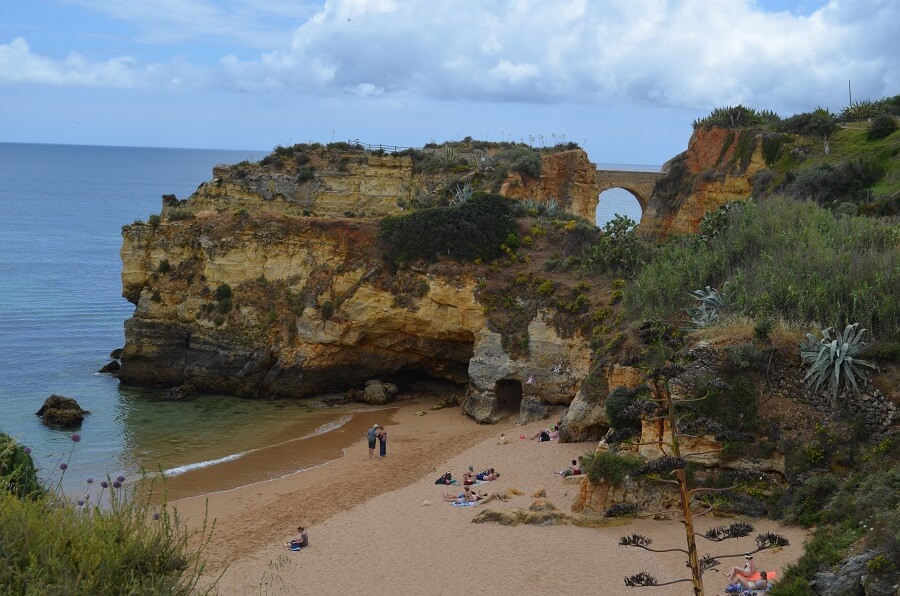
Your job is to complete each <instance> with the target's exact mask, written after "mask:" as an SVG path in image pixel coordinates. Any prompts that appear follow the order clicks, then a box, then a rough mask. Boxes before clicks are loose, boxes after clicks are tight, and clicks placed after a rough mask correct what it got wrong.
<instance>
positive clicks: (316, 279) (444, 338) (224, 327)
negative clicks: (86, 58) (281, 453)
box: [119, 214, 484, 397]
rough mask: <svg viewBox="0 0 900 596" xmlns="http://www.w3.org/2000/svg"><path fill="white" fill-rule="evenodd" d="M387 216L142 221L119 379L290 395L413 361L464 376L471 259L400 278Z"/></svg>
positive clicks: (127, 248)
mask: <svg viewBox="0 0 900 596" xmlns="http://www.w3.org/2000/svg"><path fill="white" fill-rule="evenodd" d="M377 225H378V224H377V222H374V221H369V222H366V221H358V220H325V219H324V218H317V219H311V218H292V217H285V216H278V215H273V214H265V215H260V216H258V217H256V216H245V217H230V216H229V215H227V214H221V215H212V214H207V215H200V216H197V217H195V218H192V219H187V220H180V221H166V220H164V221H163V222H161V223H159V224H158V225H156V226H150V225H135V226H130V227H129V228H128V229H126V231H125V232H124V242H123V247H122V253H121V254H122V261H123V272H122V281H123V295H124V296H125V297H126V298H128V299H129V300H131V301H132V302H134V303H135V304H136V309H135V314H134V316H133V317H132V318H131V319H129V320H128V321H127V322H126V326H125V331H126V345H125V347H124V349H123V351H122V354H121V358H122V368H121V370H120V372H119V378H120V379H121V380H122V381H124V382H126V383H134V384H141V385H158V386H174V385H180V384H182V383H186V382H188V383H191V384H192V385H193V386H195V387H196V388H197V389H198V390H201V391H215V392H223V393H229V394H236V395H245V396H268V395H279V396H292V397H299V396H306V395H311V394H314V393H319V392H325V391H329V390H331V389H334V390H344V389H346V388H347V387H348V386H352V385H361V384H362V383H363V382H364V381H366V380H368V379H371V378H373V377H378V376H384V375H389V374H391V373H394V372H396V371H398V370H401V369H414V370H421V371H423V372H426V373H427V374H429V375H431V376H434V377H436V378H445V379H449V380H452V381H455V382H458V383H464V382H465V381H466V371H467V367H468V362H469V359H470V358H471V356H472V350H473V346H474V343H475V336H476V334H477V333H478V332H480V330H481V329H482V327H483V326H484V315H483V312H482V309H481V306H480V305H479V304H478V303H477V302H476V300H475V298H474V281H473V280H472V279H471V278H470V277H469V276H468V274H467V273H466V272H465V271H464V270H463V268H462V267H459V268H456V269H454V268H452V267H449V268H446V270H443V271H441V273H440V274H433V273H431V272H429V271H423V272H412V271H407V272H404V273H403V274H402V275H403V276H406V277H405V278H402V279H400V277H401V276H400V275H398V276H390V275H388V274H387V273H385V272H384V271H382V269H383V267H384V263H383V262H382V260H381V258H380V255H379V253H378V251H377V250H372V248H373V247H374V246H376V245H377V230H378V228H377ZM163 261H165V263H166V264H165V265H163V264H162V263H163ZM407 278H408V279H407ZM401 281H402V282H403V283H401ZM413 286H415V287H417V288H419V290H418V291H417V292H415V293H410V292H408V291H407V290H406V289H405V288H408V287H413ZM226 288H227V289H226Z"/></svg>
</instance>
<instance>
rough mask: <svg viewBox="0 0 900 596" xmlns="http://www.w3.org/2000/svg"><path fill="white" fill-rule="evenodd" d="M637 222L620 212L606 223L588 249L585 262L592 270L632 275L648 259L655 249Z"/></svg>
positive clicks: (584, 257) (584, 256)
mask: <svg viewBox="0 0 900 596" xmlns="http://www.w3.org/2000/svg"><path fill="white" fill-rule="evenodd" d="M636 230H637V223H636V222H635V221H634V220H632V219H630V218H629V217H626V216H624V215H619V214H618V213H617V214H616V215H615V217H614V218H613V219H612V220H610V221H608V222H606V225H604V226H603V234H601V235H600V238H599V239H598V241H597V242H596V243H595V244H593V245H592V246H590V247H588V248H586V249H585V250H584V255H583V259H582V262H583V263H584V266H585V268H587V269H588V270H590V271H604V272H611V273H615V274H618V275H624V276H626V277H631V276H632V275H634V274H635V273H636V272H637V271H638V270H639V269H640V267H641V265H643V263H644V262H645V261H646V260H647V257H648V256H649V255H650V253H651V251H652V248H651V246H650V245H649V244H647V243H646V242H645V241H643V240H641V239H640V238H639V237H638V235H637V232H636Z"/></svg>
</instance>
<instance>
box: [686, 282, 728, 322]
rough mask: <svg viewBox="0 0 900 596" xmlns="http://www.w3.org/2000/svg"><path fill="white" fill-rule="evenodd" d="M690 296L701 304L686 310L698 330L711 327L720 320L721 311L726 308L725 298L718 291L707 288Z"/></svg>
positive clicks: (694, 291)
mask: <svg viewBox="0 0 900 596" xmlns="http://www.w3.org/2000/svg"><path fill="white" fill-rule="evenodd" d="M688 295H690V297H691V298H693V299H694V300H697V301H698V302H699V303H700V305H699V306H696V307H694V308H686V309H685V311H687V314H688V315H689V316H690V317H691V324H692V325H693V326H694V327H695V328H696V329H703V328H706V327H709V326H710V325H712V324H714V323H716V322H717V321H718V320H719V311H721V310H723V309H724V308H725V296H723V295H722V294H720V293H719V291H718V290H716V289H715V288H711V287H709V286H706V289H703V290H692V291H690V292H688Z"/></svg>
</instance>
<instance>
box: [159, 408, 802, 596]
mask: <svg viewBox="0 0 900 596" xmlns="http://www.w3.org/2000/svg"><path fill="white" fill-rule="evenodd" d="M431 403H433V402H430V401H422V400H416V401H412V402H402V404H401V407H400V408H399V409H397V410H396V411H395V413H394V415H393V417H392V420H390V421H388V420H385V421H383V422H381V421H379V422H381V423H382V424H385V425H386V427H387V431H388V436H389V441H388V451H387V453H388V456H387V457H386V458H384V459H381V458H378V457H377V455H376V458H375V459H369V457H368V449H367V446H366V444H365V441H364V440H362V439H363V437H362V435H360V437H359V438H360V440H359V441H358V442H356V443H354V444H353V445H352V446H351V447H349V448H348V449H347V450H346V453H345V455H344V456H343V457H341V458H339V459H337V460H334V461H332V462H330V463H328V464H325V465H322V466H319V467H317V468H315V469H312V470H307V471H303V472H299V473H296V474H292V475H289V476H286V477H284V478H280V479H278V480H273V481H269V482H262V483H258V484H254V485H251V486H246V487H242V488H238V489H234V490H230V491H227V492H219V493H213V494H210V495H208V496H205V497H204V496H198V497H191V498H187V499H182V500H181V501H178V502H176V503H175V505H176V507H177V508H178V511H179V513H180V514H181V515H182V516H183V517H184V518H186V519H187V521H188V523H189V524H191V525H196V524H199V523H200V522H201V521H202V519H203V517H204V514H205V512H206V508H207V503H208V512H209V517H210V519H212V518H215V520H216V527H215V532H214V535H213V540H212V542H211V543H210V544H209V546H208V547H207V548H206V549H205V550H204V557H205V559H206V561H207V568H208V571H209V576H210V577H212V576H213V575H218V574H219V573H222V577H221V579H220V581H219V583H218V590H219V593H221V594H257V593H262V594H299V593H317V594H348V593H353V592H358V591H361V590H364V591H365V592H366V593H368V594H451V593H457V592H460V591H471V590H477V591H480V592H487V593H490V594H532V593H542V592H547V591H552V592H554V593H557V594H583V593H588V592H591V593H599V594H629V593H631V594H638V593H639V591H635V590H632V589H629V588H626V587H625V585H624V583H623V581H622V578H623V577H625V576H626V575H632V574H634V573H637V572H639V571H648V572H650V573H652V574H654V575H656V576H657V577H658V578H659V579H660V581H664V580H665V579H672V578H678V577H685V576H686V569H685V568H684V562H683V559H682V558H681V557H680V556H679V555H678V554H672V553H669V554H655V553H649V552H646V551H642V550H638V549H633V548H625V547H621V546H619V545H618V539H619V537H621V536H623V535H626V534H631V533H635V532H636V533H640V534H644V535H647V536H650V537H652V538H653V540H654V547H658V548H668V547H680V546H682V545H683V538H684V535H683V532H684V530H683V526H682V525H681V524H679V523H677V522H661V521H652V520H636V521H633V522H631V523H629V524H627V525H623V526H621V527H607V528H583V527H577V526H573V525H560V526H526V525H520V526H514V527H507V526H501V525H499V524H495V523H485V524H473V523H471V520H472V518H473V517H475V515H477V514H478V513H479V511H481V510H483V509H484V508H495V509H506V508H512V507H523V508H527V507H528V505H530V504H531V502H532V499H531V496H530V495H531V494H533V493H534V492H536V491H538V490H539V489H544V490H545V491H546V494H547V497H548V498H549V499H550V501H552V502H553V503H554V504H555V505H556V506H557V507H558V508H559V509H560V510H562V511H564V512H569V511H570V508H571V505H572V501H573V500H574V498H575V497H576V496H577V494H578V488H579V487H578V486H577V485H576V484H571V483H567V482H564V481H563V480H562V479H561V478H560V477H559V476H558V475H557V474H556V473H555V471H556V470H559V469H562V468H564V467H566V465H567V463H568V462H569V461H570V460H572V459H573V458H575V457H577V456H578V455H582V454H584V453H585V452H587V451H590V450H593V449H594V447H595V446H596V443H595V442H590V443H573V444H557V443H556V442H555V441H554V442H550V443H539V442H537V441H532V440H529V438H530V437H531V436H532V435H534V434H535V433H536V432H537V431H538V430H540V429H541V428H542V427H544V426H546V425H547V424H548V423H549V422H552V420H554V418H551V420H550V421H543V422H536V423H532V424H528V425H525V426H522V427H516V426H515V425H514V424H513V423H512V422H510V421H508V420H505V421H503V422H501V423H499V424H497V425H494V426H483V425H478V424H476V423H475V422H474V421H472V420H471V419H469V418H467V417H465V416H463V415H462V414H460V412H459V409H458V408H448V409H444V410H438V411H432V410H429V409H428V408H429V407H430V405H431ZM418 409H424V410H425V411H427V415H425V416H418V417H417V416H415V415H414V413H415V411H416V410H418ZM501 432H505V433H506V435H507V436H508V437H509V439H510V442H509V444H507V445H500V444H498V443H499V441H498V438H499V436H500V433H501ZM520 435H525V437H526V439H524V440H523V439H520V438H519V437H520ZM260 465H265V464H264V462H260ZM469 465H472V466H474V467H475V468H476V470H480V469H484V468H488V467H493V468H495V469H497V470H498V471H499V472H500V473H501V477H500V478H499V479H498V480H496V481H494V482H490V483H487V484H485V485H483V486H481V487H479V488H480V489H486V490H487V491H488V492H490V493H494V492H502V491H506V490H507V489H509V488H516V489H519V490H521V491H522V492H524V493H525V494H524V495H523V496H520V497H516V498H514V499H511V500H510V501H508V502H499V501H493V502H491V503H487V504H484V505H479V506H478V507H455V506H453V505H451V504H449V503H446V502H445V501H444V500H443V499H442V495H443V494H445V493H447V492H448V488H451V487H445V486H439V485H435V484H434V480H435V479H436V478H437V477H438V476H440V475H441V474H442V473H443V472H444V471H448V470H449V471H451V472H453V475H454V477H459V476H462V473H463V472H464V471H465V470H466V468H467V467H468V466H469ZM453 490H456V491H459V490H461V489H459V488H458V487H453ZM730 521H731V520H727V519H703V520H702V521H700V523H699V524H698V526H699V528H698V530H699V531H702V530H703V529H705V528H707V527H710V526H714V525H721V524H727V523H730ZM751 523H753V524H754V525H755V527H756V532H755V533H754V534H753V535H754V536H755V535H756V534H757V533H759V532H765V531H778V532H781V533H782V534H784V535H786V536H787V537H788V538H789V540H790V541H791V545H790V546H789V547H787V548H785V549H783V550H781V551H780V552H777V553H760V554H759V555H757V557H756V558H757V561H758V565H759V567H760V568H761V569H769V570H772V569H777V570H782V569H783V568H784V567H785V566H786V565H787V564H788V563H790V562H792V561H794V560H796V559H797V558H798V557H799V556H800V554H801V553H802V543H803V539H804V536H805V533H804V531H803V530H801V529H798V528H783V527H779V526H778V524H776V523H774V522H770V521H766V520H759V521H751ZM298 525H305V526H306V528H307V532H308V533H309V536H310V546H309V548H308V549H304V550H303V551H301V552H291V551H288V550H286V549H285V548H284V546H283V544H284V542H285V541H286V540H288V539H290V538H291V537H292V535H294V534H295V531H294V530H295V528H296V527H297V526H298ZM702 542H703V541H702V540H701V543H702ZM752 544H753V540H752V537H751V538H744V539H740V540H733V541H728V542H726V543H724V544H710V545H709V547H710V548H707V545H706V544H700V554H701V555H703V554H706V553H729V554H733V553H741V552H744V551H746V550H748V549H749V548H751V546H752ZM742 562H743V559H742V558H733V559H726V560H725V561H724V563H725V564H727V565H729V566H730V565H731V564H741V563H742ZM223 570H224V573H223ZM707 578H708V579H707V585H706V590H707V594H716V593H722V592H721V590H722V588H724V586H725V580H724V578H723V577H722V576H721V575H718V576H716V575H715V574H712V575H710V574H707ZM664 590H665V593H666V594H690V593H692V592H691V589H690V585H689V584H677V585H675V586H671V587H669V588H666V589H664Z"/></svg>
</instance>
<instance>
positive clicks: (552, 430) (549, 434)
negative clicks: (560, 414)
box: [531, 425, 559, 443]
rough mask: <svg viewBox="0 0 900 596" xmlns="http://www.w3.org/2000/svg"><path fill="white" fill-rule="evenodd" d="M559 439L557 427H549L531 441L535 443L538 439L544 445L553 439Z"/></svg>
mask: <svg viewBox="0 0 900 596" xmlns="http://www.w3.org/2000/svg"><path fill="white" fill-rule="evenodd" d="M558 438H559V430H557V428H556V425H553V426H548V427H547V428H545V429H544V430H542V431H540V432H538V433H537V434H536V435H534V436H533V437H531V440H532V441H534V440H535V439H537V440H538V441H540V442H541V443H543V442H544V441H549V440H551V439H558Z"/></svg>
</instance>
